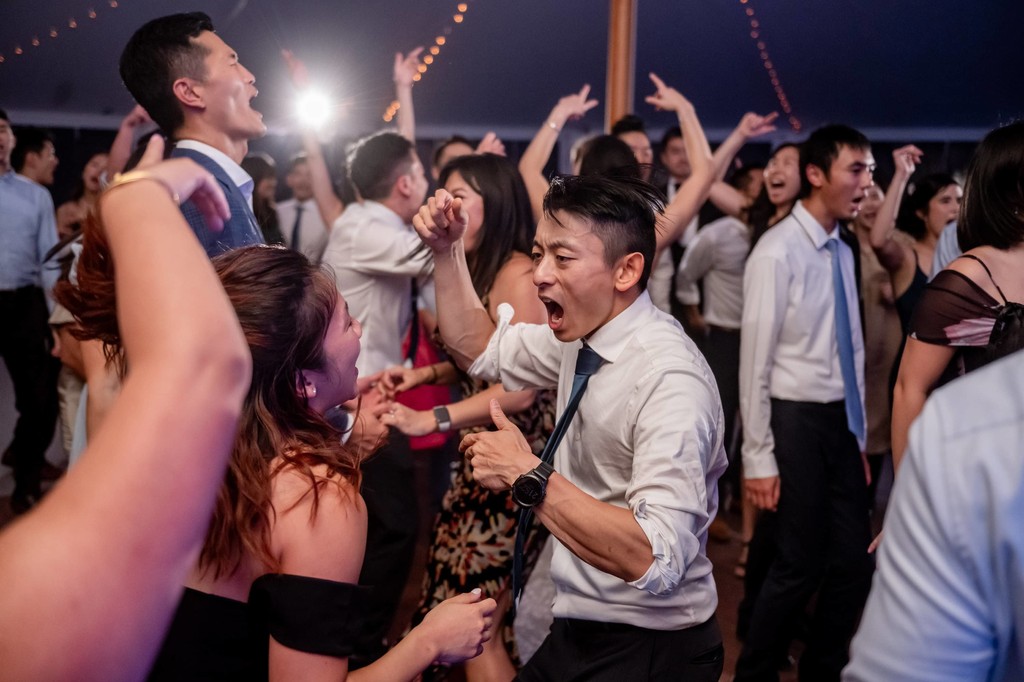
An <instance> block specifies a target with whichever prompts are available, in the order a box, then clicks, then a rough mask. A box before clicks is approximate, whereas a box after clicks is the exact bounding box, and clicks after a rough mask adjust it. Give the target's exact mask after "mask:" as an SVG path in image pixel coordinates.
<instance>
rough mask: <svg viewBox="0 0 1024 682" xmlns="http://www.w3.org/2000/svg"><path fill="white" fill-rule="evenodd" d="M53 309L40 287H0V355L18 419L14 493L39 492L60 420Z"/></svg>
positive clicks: (15, 441)
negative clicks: (43, 468)
mask: <svg viewBox="0 0 1024 682" xmlns="http://www.w3.org/2000/svg"><path fill="white" fill-rule="evenodd" d="M48 318H49V311H48V310H47V308H46V298H45V296H44V294H43V290H42V289H40V288H39V287H22V288H21V289H15V290H13V291H0V355H2V356H3V359H4V364H6V365H7V371H8V372H9V373H10V375H11V383H12V384H14V407H15V409H16V410H17V411H18V421H17V423H16V424H15V427H14V439H13V440H12V441H11V444H10V451H11V454H12V455H13V458H14V492H15V495H38V494H39V485H40V482H39V473H40V470H41V469H42V466H43V462H44V461H45V457H46V449H47V448H48V447H49V446H50V441H51V440H53V430H54V428H55V426H56V424H57V414H58V402H57V374H58V373H59V372H60V361H59V360H57V359H56V358H54V357H53V356H52V355H50V349H51V348H52V346H53V344H52V341H51V337H50V327H49V325H48V324H47V319H48Z"/></svg>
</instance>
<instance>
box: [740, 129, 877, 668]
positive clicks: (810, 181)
mask: <svg viewBox="0 0 1024 682" xmlns="http://www.w3.org/2000/svg"><path fill="white" fill-rule="evenodd" d="M874 167H875V162H874V158H873V157H872V155H871V147H870V144H869V142H868V140H867V138H866V137H864V135H862V134H861V133H859V132H858V131H856V130H854V129H852V128H849V127H846V126H839V125H833V126H826V127H824V128H820V129H818V130H816V131H815V132H814V133H812V134H811V136H810V138H808V140H807V141H806V142H805V143H804V145H803V146H802V148H801V152H800V168H801V199H800V201H798V202H797V204H796V205H795V206H794V208H793V212H792V213H791V214H790V215H789V216H788V217H787V218H785V219H784V220H782V221H781V222H780V223H779V224H778V225H776V226H775V227H773V228H772V229H770V230H769V231H768V232H767V233H766V234H765V236H764V237H762V238H761V240H760V241H759V242H758V243H757V246H756V247H755V248H754V250H753V251H752V253H751V254H750V258H749V260H748V261H747V266H746V273H745V276H744V287H743V289H744V292H743V293H744V303H743V322H742V327H741V349H740V409H741V413H742V415H743V429H744V438H743V467H744V476H745V478H746V480H745V482H744V487H745V491H746V495H747V497H748V499H750V500H751V501H752V502H753V503H754V504H755V505H756V506H757V507H758V508H760V509H766V510H772V511H775V512H776V513H775V514H774V515H771V514H769V515H762V518H761V521H760V522H759V526H758V531H757V532H756V533H755V536H756V535H757V534H758V533H762V534H764V533H769V534H770V533H774V544H775V547H774V549H775V558H774V560H773V562H772V565H771V568H770V569H769V572H768V575H767V577H766V579H765V582H764V585H763V587H762V588H761V590H760V593H759V594H758V596H757V600H756V602H755V606H754V610H753V614H752V616H751V621H750V625H749V628H748V630H747V633H746V638H745V641H744V646H743V651H742V653H741V655H740V659H739V661H738V663H737V669H736V678H735V679H736V680H737V682H740V681H741V680H777V679H778V673H777V671H776V663H777V661H778V657H779V654H780V652H784V651H785V647H786V644H787V643H788V641H789V637H790V636H791V635H792V634H793V632H794V629H795V627H796V624H797V622H798V619H799V617H800V616H801V614H802V613H803V612H804V609H805V608H806V606H807V603H808V601H809V600H810V598H811V596H812V595H813V594H815V593H816V592H817V594H818V599H817V605H816V608H815V613H814V616H813V620H812V623H811V627H810V630H809V637H808V638H807V639H808V641H807V648H806V650H805V651H804V654H803V655H802V657H801V660H800V679H801V680H838V679H839V674H840V671H841V670H842V668H843V666H844V665H845V664H846V661H847V658H848V653H847V643H848V641H849V639H850V637H851V636H852V635H853V631H854V627H855V625H856V622H857V618H858V615H859V613H860V610H861V608H862V607H863V605H864V600H865V599H866V597H867V593H868V590H869V588H870V581H871V570H872V563H871V558H870V555H869V554H868V553H867V548H868V544H869V543H870V541H871V532H870V525H869V519H868V503H867V477H866V472H865V466H864V463H863V462H864V460H863V452H864V438H865V426H864V425H865V417H864V339H863V332H862V328H861V321H860V305H859V303H858V300H859V299H858V294H857V275H856V270H857V267H856V261H855V258H856V254H857V253H858V252H857V250H856V249H851V247H850V245H849V244H848V243H847V242H846V241H844V238H848V237H847V234H846V232H844V230H845V228H844V227H843V226H842V225H843V223H844V222H845V221H848V220H851V219H852V218H854V217H855V216H856V214H857V211H858V209H859V206H860V203H861V201H862V200H863V198H864V192H865V190H866V189H867V188H868V187H870V186H871V185H872V183H873V179H872V173H873V171H874Z"/></svg>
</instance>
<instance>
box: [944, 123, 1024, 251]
mask: <svg viewBox="0 0 1024 682" xmlns="http://www.w3.org/2000/svg"><path fill="white" fill-rule="evenodd" d="M957 240H958V241H959V242H960V248H961V250H963V251H968V250H970V249H973V248H974V247H976V246H985V245H987V246H994V247H995V248H997V249H1008V248H1010V247H1012V246H1016V245H1017V244H1019V243H1021V241H1024V121H1017V122H1016V123H1011V124H1010V125H1007V126H1003V127H1002V128H997V129H996V130H993V131H992V132H990V133H989V134H988V135H986V136H985V139H983V140H982V141H981V144H980V145H978V149H977V150H976V151H975V152H974V158H972V159H971V165H970V166H968V168H967V178H966V180H965V181H964V198H963V203H961V204H960V218H959V221H958V223H957Z"/></svg>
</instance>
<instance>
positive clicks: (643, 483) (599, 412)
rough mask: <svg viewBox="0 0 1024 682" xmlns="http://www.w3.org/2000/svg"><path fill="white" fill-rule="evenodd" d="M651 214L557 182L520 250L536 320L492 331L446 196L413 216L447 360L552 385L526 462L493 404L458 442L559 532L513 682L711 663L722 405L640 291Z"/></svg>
mask: <svg viewBox="0 0 1024 682" xmlns="http://www.w3.org/2000/svg"><path fill="white" fill-rule="evenodd" d="M659 210H661V202H660V200H659V199H658V198H657V191H656V190H655V189H654V188H653V187H651V186H650V185H647V184H646V183H644V182H642V181H640V180H633V179H614V180H613V179H609V178H603V177H600V176H586V177H574V178H564V179H556V180H555V181H554V182H553V183H552V185H551V189H550V191H549V192H548V195H547V196H546V197H545V200H544V214H543V217H542V219H541V221H540V224H539V225H538V227H537V235H536V238H535V241H534V246H533V260H534V276H533V277H534V283H535V284H536V285H537V290H538V295H539V296H540V298H541V300H542V301H543V302H544V304H545V305H546V306H547V308H548V324H547V325H535V324H534V325H531V324H515V325H510V324H509V320H510V319H511V317H512V311H511V310H510V308H509V306H507V305H503V306H502V307H500V308H499V318H500V319H499V322H498V327H497V330H495V327H494V325H493V324H492V323H491V321H490V318H489V317H488V316H487V313H486V311H485V310H484V308H483V306H482V305H481V303H480V301H479V300H478V299H477V297H476V294H475V293H474V290H473V285H472V282H471V281H470V277H469V272H468V269H467V266H466V257H465V250H464V247H463V243H462V235H463V233H464V231H465V228H466V222H467V217H466V214H465V212H464V211H463V210H462V203H461V200H459V199H453V198H452V197H451V195H449V194H448V193H446V192H444V191H443V190H439V191H438V192H437V194H436V196H435V197H432V198H431V199H429V200H428V202H427V205H426V206H425V207H423V208H422V209H420V212H419V214H418V215H417V217H416V218H415V220H414V223H413V224H414V226H415V227H416V229H417V231H418V232H419V233H420V236H421V237H422V238H423V239H424V241H425V242H426V243H427V244H428V245H429V246H430V248H431V249H432V250H433V252H434V260H435V274H434V277H435V284H436V286H437V300H438V316H439V323H440V327H441V332H442V335H443V337H444V340H445V343H446V344H447V345H448V348H449V350H450V351H451V352H452V354H453V357H454V358H455V359H456V360H457V362H458V363H459V364H460V365H462V366H463V367H467V368H468V369H469V372H470V374H471V375H473V376H476V377H479V378H482V379H485V380H488V381H501V382H502V385H504V386H505V387H506V388H508V389H511V390H520V389H525V388H537V389H550V388H557V389H558V407H559V413H560V418H559V424H558V425H557V426H556V427H555V433H556V434H558V433H559V432H560V431H561V432H562V433H563V434H564V438H561V440H560V441H559V440H556V436H554V435H553V436H552V439H553V442H554V444H552V443H549V446H548V448H546V449H545V452H544V457H543V458H540V459H539V458H538V457H536V456H534V455H533V454H532V453H531V451H530V448H529V446H528V445H527V443H526V441H525V439H524V438H523V436H522V434H521V433H520V432H519V431H518V429H516V427H515V426H513V425H512V424H511V423H510V422H508V421H507V420H506V419H505V416H504V414H502V412H501V409H500V407H498V405H497V403H492V407H491V410H492V416H493V418H494V422H495V425H496V426H497V427H498V430H497V431H494V432H487V433H478V434H473V435H470V436H468V437H467V438H466V439H465V440H464V441H463V443H462V448H463V449H464V450H465V452H466V456H467V457H469V458H470V461H471V463H472V466H473V469H474V477H475V478H476V480H477V481H479V482H480V483H481V484H482V485H484V486H486V487H487V488H489V489H491V490H494V491H501V490H508V489H510V488H511V489H512V496H513V499H514V500H516V502H518V503H519V504H520V506H521V507H522V508H524V509H526V510H529V511H532V513H533V514H535V515H536V517H537V519H536V521H539V522H540V523H543V524H544V525H545V526H546V527H547V528H548V530H550V531H551V534H552V535H553V536H554V537H555V538H556V539H557V540H558V542H557V543H556V545H555V553H554V557H553V559H552V563H551V577H552V579H553V581H554V583H555V588H556V596H555V602H554V608H553V610H554V614H555V622H554V625H553V626H552V629H551V633H550V634H549V636H548V638H547V639H546V640H545V642H544V644H543V645H542V646H541V648H540V649H539V650H538V651H537V653H536V654H535V655H534V656H533V658H531V659H530V661H529V663H528V664H527V666H526V667H525V668H524V669H523V670H522V671H520V675H519V678H518V679H521V680H550V679H563V678H564V679H587V680H614V681H615V682H621V681H622V680H627V679H629V680H636V679H644V680H673V681H675V680H680V679H686V680H718V678H719V675H720V674H721V671H722V662H723V655H722V643H721V634H720V632H719V629H718V623H717V620H716V619H715V608H716V606H717V603H718V598H717V593H716V589H715V583H714V578H713V577H712V574H711V562H710V561H708V558H707V556H706V553H705V545H706V542H707V528H708V525H709V524H710V523H711V520H712V519H713V518H714V516H715V512H716V509H717V505H718V496H717V492H716V486H715V483H716V480H717V479H718V477H719V476H720V475H721V473H722V471H723V470H724V469H725V467H726V457H725V450H724V448H723V445H722V443H723V437H724V430H723V427H722V423H723V418H722V407H721V402H720V400H719V398H718V390H717V388H716V387H715V380H714V377H713V376H712V375H711V371H710V370H709V369H708V366H707V363H705V361H704V358H703V357H702V356H701V354H700V352H699V351H698V350H697V348H696V346H695V345H694V344H693V342H692V341H691V340H690V339H689V338H688V337H687V336H686V335H685V333H683V330H682V328H681V327H680V326H679V324H678V323H677V322H676V321H675V320H674V319H673V318H672V317H670V316H669V315H667V314H665V313H662V312H661V311H659V310H657V309H656V308H655V307H654V305H653V304H652V303H651V299H650V296H649V295H648V294H647V292H646V290H645V289H646V285H647V279H648V277H649V275H650V270H651V260H652V257H653V255H654V250H655V217H656V213H657V212H658V211H659ZM581 342H582V343H581ZM470 365H471V366H470ZM595 368H596V371H595ZM591 373H592V376H589V374H591ZM574 374H576V376H575V377H574ZM584 376H586V377H587V378H586V379H582V378H581V377H584ZM581 386H582V388H581ZM580 396H582V398H580ZM577 405H578V410H577V409H576V407H577ZM552 448H554V449H552ZM552 454H553V460H549V459H548V457H550V456H551V455H552ZM552 465H553V466H552ZM529 516H530V514H529V513H528V512H527V511H524V512H521V516H520V523H521V524H523V523H524V521H523V519H524V517H526V518H527V519H529ZM525 531H526V528H525V527H523V526H522V525H521V528H520V532H525ZM513 582H514V583H515V582H516V576H515V575H513Z"/></svg>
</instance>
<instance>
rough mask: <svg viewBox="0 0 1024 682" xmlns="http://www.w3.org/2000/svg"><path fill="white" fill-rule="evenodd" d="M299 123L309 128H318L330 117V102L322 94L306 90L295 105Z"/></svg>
mask: <svg viewBox="0 0 1024 682" xmlns="http://www.w3.org/2000/svg"><path fill="white" fill-rule="evenodd" d="M295 107H296V109H295V113H296V114H297V115H298V118H299V121H300V122H301V123H302V124H303V125H304V126H307V127H309V128H314V129H316V128H320V127H321V126H323V125H324V124H325V123H327V120H328V119H329V118H330V116H331V100H330V99H329V98H328V97H327V95H325V94H324V93H322V92H318V91H316V90H307V91H306V92H304V93H302V94H301V95H299V98H298V100H297V101H296V103H295Z"/></svg>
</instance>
